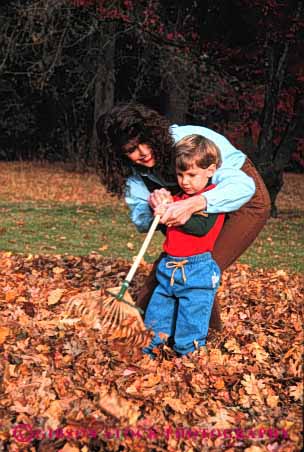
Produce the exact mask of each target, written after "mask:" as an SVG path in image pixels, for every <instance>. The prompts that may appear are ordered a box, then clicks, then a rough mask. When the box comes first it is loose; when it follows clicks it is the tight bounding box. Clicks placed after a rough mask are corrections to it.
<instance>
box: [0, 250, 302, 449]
mask: <svg viewBox="0 0 304 452" xmlns="http://www.w3.org/2000/svg"><path fill="white" fill-rule="evenodd" d="M128 269H129V263H128V262H126V261H123V260H116V261H112V260H111V259H104V258H101V257H100V256H98V255H91V256H89V257H81V258H80V257H79V258H77V257H72V256H16V255H12V254H10V253H0V273H1V275H0V310H1V319H0V357H1V360H0V450H8V451H17V450H18V451H19V450H24V451H59V450H62V451H64V452H77V451H82V452H89V451H130V452H131V451H132V452H137V451H138V452H141V451H166V452H175V451H187V452H196V451H217V450H226V451H227V452H228V451H229V452H239V451H246V452H263V451H265V452H296V451H300V450H301V430H302V426H301V405H302V401H301V398H302V375H301V372H302V369H301V340H302V339H301V336H302V324H301V317H300V309H301V305H302V304H303V292H302V293H301V279H300V275H288V274H286V273H285V272H283V271H275V270H274V271H263V270H260V271H254V270H252V269H251V268H249V267H248V266H245V265H235V266H233V267H231V269H230V270H229V271H228V272H227V273H226V274H225V275H224V277H223V283H222V286H221V288H220V292H219V297H220V301H221V305H222V307H223V318H224V322H225V328H224V331H223V332H222V333H212V334H211V335H210V338H209V342H208V353H207V354H203V353H201V354H196V352H195V353H194V354H192V355H191V356H188V357H183V358H179V357H176V356H175V355H174V353H173V352H171V350H170V349H167V348H166V347H164V349H163V350H161V352H160V354H159V356H158V357H157V358H156V359H155V360H154V361H152V360H150V359H149V358H148V357H147V356H143V355H142V353H141V351H140V349H138V348H136V347H134V346H132V347H126V346H121V343H119V338H118V339H117V340H111V341H110V340H105V339H102V338H101V336H100V332H99V331H96V330H92V329H90V328H87V327H86V326H85V325H83V324H82V323H79V322H78V323H75V322H70V324H69V323H68V322H65V323H64V322H62V318H64V316H66V306H67V301H68V300H69V299H70V298H71V297H72V296H73V295H75V294H77V293H80V292H82V291H84V290H86V289H90V290H92V289H96V290H98V289H99V288H100V287H111V286H116V285H118V284H119V283H120V282H121V281H122V279H123V278H124V276H125V275H126V273H127V271H128ZM148 270H149V267H148V266H142V267H141V269H140V270H139V271H138V275H137V276H136V279H135V281H134V285H133V296H134V297H136V292H137V290H138V289H139V287H140V286H141V285H142V283H143V281H144V277H145V275H146V274H147V272H148Z"/></svg>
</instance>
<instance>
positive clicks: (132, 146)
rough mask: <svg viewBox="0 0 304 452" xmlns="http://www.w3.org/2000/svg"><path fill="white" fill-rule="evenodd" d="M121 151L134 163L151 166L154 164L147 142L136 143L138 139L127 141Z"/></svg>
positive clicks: (151, 151)
mask: <svg viewBox="0 0 304 452" xmlns="http://www.w3.org/2000/svg"><path fill="white" fill-rule="evenodd" d="M123 153H124V154H125V155H126V156H127V157H128V159H130V160H131V161H132V162H133V163H135V164H136V165H142V166H146V167H148V168H152V167H153V166H154V165H155V157H154V152H153V149H152V148H151V146H150V145H149V144H144V143H138V140H137V139H136V138H135V139H134V140H131V141H129V143H128V144H126V145H125V146H124V147H123Z"/></svg>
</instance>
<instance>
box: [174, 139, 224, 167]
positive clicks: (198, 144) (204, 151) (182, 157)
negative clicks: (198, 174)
mask: <svg viewBox="0 0 304 452" xmlns="http://www.w3.org/2000/svg"><path fill="white" fill-rule="evenodd" d="M194 162H195V163H196V165H197V166H198V167H199V168H203V169H205V168H208V167H209V166H210V165H212V164H215V165H216V168H219V167H220V166H221V163H222V158H221V152H220V150H219V148H218V147H217V145H216V144H215V143H214V142H213V141H211V140H209V139H208V138H205V137H203V136H202V135H197V134H193V135H187V136H186V137H184V138H182V139H181V140H179V141H178V142H177V143H176V145H175V165H176V168H177V169H178V170H180V171H187V170H188V169H189V168H190V167H191V166H192V164H193V163H194Z"/></svg>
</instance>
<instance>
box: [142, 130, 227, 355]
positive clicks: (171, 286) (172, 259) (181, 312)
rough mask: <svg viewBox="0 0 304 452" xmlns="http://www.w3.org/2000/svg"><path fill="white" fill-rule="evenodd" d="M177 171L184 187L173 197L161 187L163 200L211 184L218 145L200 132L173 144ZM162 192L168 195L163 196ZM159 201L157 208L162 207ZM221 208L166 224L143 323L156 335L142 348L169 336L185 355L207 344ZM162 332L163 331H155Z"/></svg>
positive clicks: (217, 161) (218, 160)
mask: <svg viewBox="0 0 304 452" xmlns="http://www.w3.org/2000/svg"><path fill="white" fill-rule="evenodd" d="M175 163H176V174H177V179H178V184H179V186H180V188H181V189H182V192H181V193H180V194H178V195H176V196H174V197H173V198H172V196H171V194H170V193H169V192H166V191H165V190H162V196H163V198H166V199H165V200H166V202H172V201H174V202H176V201H179V200H183V199H187V198H189V197H190V196H196V195H199V194H201V193H203V192H205V191H207V190H212V189H213V188H214V187H215V185H211V184H209V181H210V179H211V177H212V176H213V174H214V172H215V171H216V169H217V168H218V167H219V166H220V165H221V155H220V151H219V149H218V147H217V146H216V145H215V144H214V143H213V142H212V141H211V140H208V139H207V138H205V137H203V136H201V135H189V136H186V137H185V138H183V139H181V140H180V141H179V142H178V143H177V144H176V154H175ZM164 195H166V196H164ZM163 209H164V207H163V206H158V207H157V208H156V209H155V213H160V214H162V213H163ZM223 223H224V214H206V213H203V212H201V213H197V214H194V215H192V217H191V218H190V219H189V220H188V221H187V222H186V223H185V224H184V225H183V226H179V227H168V228H167V231H166V240H165V242H164V245H163V249H164V251H165V254H164V256H163V258H162V259H161V261H160V262H159V264H158V267H157V271H156V278H157V281H158V285H157V287H156V288H155V290H154V292H153V295H152V297H151V300H150V302H149V305H148V308H147V311H146V316H145V324H146V326H147V327H148V328H152V330H153V332H154V333H155V336H154V337H153V339H152V341H151V343H150V345H149V346H148V347H147V348H145V349H144V352H145V353H148V354H150V355H151V356H154V354H153V349H154V348H155V347H157V346H159V345H160V344H162V343H165V339H164V337H166V336H168V337H170V338H171V339H173V341H174V342H173V349H174V350H175V351H176V352H177V353H178V354H180V355H186V354H187V353H190V352H193V351H194V350H195V349H197V348H200V347H202V346H204V345H205V344H206V337H207V333H208V327H209V320H210V315H211V310H212V305H213V300H214V297H215V293H216V290H217V288H218V286H219V281H220V269H219V267H218V265H217V264H216V262H215V261H214V260H213V258H212V254H211V252H212V250H213V246H214V243H215V240H216V238H217V237H218V235H219V232H220V230H221V228H222V226H223ZM159 333H163V334H159Z"/></svg>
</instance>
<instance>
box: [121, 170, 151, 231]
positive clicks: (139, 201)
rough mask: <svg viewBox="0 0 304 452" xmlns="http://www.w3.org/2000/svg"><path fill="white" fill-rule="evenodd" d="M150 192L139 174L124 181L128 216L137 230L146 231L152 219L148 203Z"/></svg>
mask: <svg viewBox="0 0 304 452" xmlns="http://www.w3.org/2000/svg"><path fill="white" fill-rule="evenodd" d="M149 196H150V192H149V190H148V189H147V187H146V186H145V184H144V182H143V180H142V179H141V177H140V176H131V177H129V178H128V179H127V181H126V194H125V201H126V203H127V205H128V207H129V209H130V218H131V221H132V223H134V224H135V226H136V228H137V230H138V231H139V232H147V231H148V230H149V226H150V224H151V221H153V218H154V216H153V210H152V209H151V207H150V206H149V204H148V198H149Z"/></svg>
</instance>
